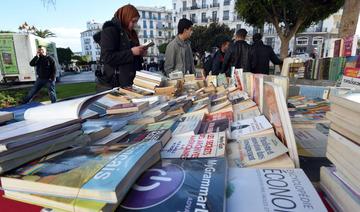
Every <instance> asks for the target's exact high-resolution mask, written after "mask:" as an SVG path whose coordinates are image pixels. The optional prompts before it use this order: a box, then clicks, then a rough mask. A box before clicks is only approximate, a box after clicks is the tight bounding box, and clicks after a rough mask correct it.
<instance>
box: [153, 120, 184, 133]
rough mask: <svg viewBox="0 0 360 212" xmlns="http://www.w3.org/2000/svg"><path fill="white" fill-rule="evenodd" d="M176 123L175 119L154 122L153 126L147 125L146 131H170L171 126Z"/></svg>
mask: <svg viewBox="0 0 360 212" xmlns="http://www.w3.org/2000/svg"><path fill="white" fill-rule="evenodd" d="M176 122H177V119H170V120H166V121H161V122H156V123H153V124H148V125H147V127H146V130H148V131H154V130H166V129H171V128H172V126H173V125H174V124H175V123H176Z"/></svg>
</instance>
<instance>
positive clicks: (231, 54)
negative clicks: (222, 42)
mask: <svg viewBox="0 0 360 212" xmlns="http://www.w3.org/2000/svg"><path fill="white" fill-rule="evenodd" d="M246 35H247V31H246V30H245V29H239V30H238V31H236V37H235V42H234V43H232V44H230V46H229V49H228V50H227V52H226V53H225V56H224V63H223V65H222V73H225V74H226V76H227V77H231V70H230V68H231V67H232V66H234V67H235V68H242V69H243V70H244V72H246V71H250V69H251V46H250V45H249V44H248V43H247V42H246V40H245V39H246Z"/></svg>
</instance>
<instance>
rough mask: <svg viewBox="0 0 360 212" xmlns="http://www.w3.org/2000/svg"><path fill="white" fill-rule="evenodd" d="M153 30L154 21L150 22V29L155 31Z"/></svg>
mask: <svg viewBox="0 0 360 212" xmlns="http://www.w3.org/2000/svg"><path fill="white" fill-rule="evenodd" d="M153 28H154V24H153V21H150V29H153Z"/></svg>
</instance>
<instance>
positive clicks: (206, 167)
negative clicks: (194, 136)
mask: <svg viewBox="0 0 360 212" xmlns="http://www.w3.org/2000/svg"><path fill="white" fill-rule="evenodd" d="M226 173H227V165H226V160H225V159H224V158H210V159H194V160H181V159H171V160H162V161H160V162H159V163H157V164H156V165H154V166H153V167H152V168H150V169H148V170H147V171H146V172H145V173H144V174H143V175H142V176H141V177H140V178H139V179H138V180H137V181H136V183H135V184H134V185H133V187H132V189H131V190H130V191H129V192H128V194H127V196H126V197H125V199H124V200H123V202H122V203H121V205H120V206H119V208H118V209H117V210H116V211H133V210H141V211H154V212H155V211H156V212H159V211H224V210H225V180H226Z"/></svg>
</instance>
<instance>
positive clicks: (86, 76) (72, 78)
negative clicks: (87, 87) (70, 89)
mask: <svg viewBox="0 0 360 212" xmlns="http://www.w3.org/2000/svg"><path fill="white" fill-rule="evenodd" d="M78 82H95V74H94V72H92V71H84V72H81V73H79V74H69V75H66V76H62V77H61V81H60V82H59V84H69V83H78Z"/></svg>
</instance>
